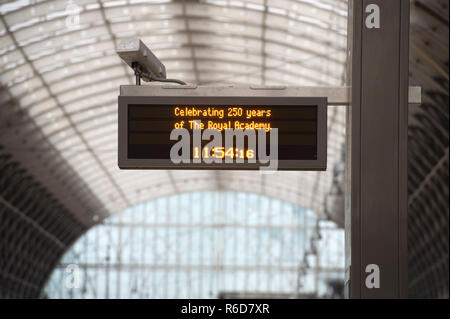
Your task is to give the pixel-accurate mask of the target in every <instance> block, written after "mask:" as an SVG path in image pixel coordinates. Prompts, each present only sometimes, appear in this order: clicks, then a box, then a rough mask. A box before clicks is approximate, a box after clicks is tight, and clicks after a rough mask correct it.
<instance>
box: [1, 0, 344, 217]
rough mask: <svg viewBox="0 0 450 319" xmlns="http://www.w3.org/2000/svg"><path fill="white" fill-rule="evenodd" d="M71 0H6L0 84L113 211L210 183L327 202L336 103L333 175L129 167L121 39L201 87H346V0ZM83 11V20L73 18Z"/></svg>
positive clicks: (338, 141)
mask: <svg viewBox="0 0 450 319" xmlns="http://www.w3.org/2000/svg"><path fill="white" fill-rule="evenodd" d="M73 3H74V5H75V7H67V4H66V3H65V2H62V1H36V2H35V1H10V2H7V3H4V4H1V5H0V14H1V18H0V43H1V46H0V83H1V84H2V85H3V86H5V87H7V88H8V90H9V92H10V93H11V95H12V96H13V97H14V98H16V99H17V100H18V101H19V103H20V106H21V107H22V108H23V109H25V110H26V111H27V112H28V115H29V116H30V117H31V118H32V119H33V121H34V122H35V124H36V125H37V126H38V127H39V128H40V129H41V131H42V133H43V134H44V135H45V136H46V137H47V138H48V139H49V141H50V142H51V143H52V144H53V146H54V147H55V148H56V149H57V150H59V151H62V152H61V156H63V158H64V159H65V160H66V161H67V162H69V163H70V164H71V165H72V166H73V167H74V169H75V171H76V172H77V173H78V174H79V175H80V176H81V178H82V179H84V180H85V181H86V182H87V184H88V185H89V187H90V188H91V189H92V192H93V193H94V194H96V195H97V197H99V199H100V200H101V201H102V202H103V204H104V205H105V207H106V208H107V209H108V211H109V212H110V213H111V214H114V213H117V212H120V211H121V210H122V209H124V208H126V207H128V206H131V205H134V204H136V203H138V202H140V201H145V200H147V199H152V198H157V197H160V196H164V195H170V194H173V193H181V192H188V191H193V190H211V189H231V190H239V191H248V192H258V193H262V194H264V195H268V196H271V197H279V198H281V199H284V200H287V201H289V202H292V203H294V204H301V205H302V206H303V207H305V208H307V209H313V210H315V211H316V212H317V213H321V212H322V211H323V202H324V200H325V195H326V192H328V190H329V187H330V186H331V182H332V168H333V166H334V164H335V163H337V162H338V161H340V160H341V155H340V154H341V148H342V144H343V142H344V133H345V125H344V123H345V108H339V107H338V108H337V110H336V112H335V113H336V114H334V113H332V110H331V109H330V116H329V125H330V127H329V137H328V141H329V145H328V167H329V170H328V171H327V172H323V173H317V172H288V173H284V172H283V173H277V174H273V175H268V176H262V175H260V174H259V173H257V172H220V171H217V172H186V171H172V172H167V171H144V172H142V171H138V172H137V171H120V170H119V169H118V167H117V153H116V152H117V124H116V121H117V114H116V105H117V104H116V103H117V96H118V94H119V86H120V85H122V84H132V83H133V80H134V79H133V73H132V71H131V70H130V69H129V68H128V67H127V66H126V65H125V64H123V63H122V62H121V61H120V59H119V58H118V57H117V56H116V54H115V47H116V44H117V41H119V40H120V39H121V38H123V37H128V36H139V37H140V38H141V39H142V40H143V41H144V42H145V43H146V44H147V45H148V46H149V47H150V48H151V49H152V50H153V51H154V52H155V54H156V55H157V56H159V57H160V59H161V60H162V61H163V62H164V63H165V65H166V67H167V74H168V76H169V77H175V78H180V79H182V80H185V81H188V82H197V83H199V84H208V85H210V84H221V83H222V84H223V83H240V84H266V85H295V86H317V85H320V86H340V85H342V84H343V78H344V68H345V65H344V63H345V59H346V26H347V22H346V19H347V18H346V12H347V8H346V6H347V1H344V0H343V1H337V0H333V1H331V0H316V1H314V0H304V1H294V0H282V1H279V0H277V1H274V0H269V1H263V0H251V1H204V0H203V1H202V0H199V1H186V2H185V3H184V4H183V2H182V1H165V0H161V1H159V0H153V1H141V0H121V1H100V2H98V1H95V0H83V1H81V0H76V1H74V2H73ZM265 4H267V7H266V6H265ZM74 13H79V18H80V19H79V24H75V25H71V24H70V23H69V24H68V18H70V17H73V15H74ZM69 22H70V21H69ZM24 134H25V133H24ZM137 194H139V195H137Z"/></svg>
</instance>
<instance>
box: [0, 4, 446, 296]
mask: <svg viewBox="0 0 450 319" xmlns="http://www.w3.org/2000/svg"><path fill="white" fill-rule="evenodd" d="M411 9H412V11H411V58H410V73H411V77H410V80H411V83H410V85H419V86H422V87H423V88H424V92H425V98H424V103H423V105H421V106H415V107H413V108H411V110H410V133H409V137H410V142H409V154H408V159H409V185H408V187H409V235H408V237H409V239H408V244H409V282H410V289H409V294H410V297H417V298H420V297H428V298H437V297H448V80H449V79H448V35H449V34H448V18H449V15H448V1H445V0H430V1H420V0H416V1H412V6H411ZM131 36H137V37H139V38H141V39H142V40H143V41H144V42H145V43H146V44H147V45H148V46H149V47H150V48H151V49H152V50H153V52H154V53H155V54H156V55H157V56H158V57H159V58H160V59H161V60H162V62H163V63H164V64H165V65H166V69H167V71H168V77H171V78H179V79H181V80H184V81H186V82H189V83H197V84H202V85H214V84H257V85H295V86H342V85H344V83H345V78H344V76H345V70H346V50H347V1H346V0H316V1H314V0H276V1H275V0H249V1H239V0H236V1H231V0H223V1H222V0H217V1H214V0H173V1H170V0H109V1H103V0H97V1H96V0H69V1H39V0H19V1H7V2H4V3H1V4H0V85H1V87H0V101H1V107H0V297H2V298H23V297H31V298H39V297H50V298H72V297H73V298H95V297H97V298H108V297H109V298H132V297H133V298H153V297H161V298H163V297H173V298H183V297H189V298H216V297H222V298H227V297H230V296H234V297H242V296H256V297H257V296H266V297H267V296H269V297H274V298H276V297H292V298H317V297H324V298H331V297H342V287H343V281H344V260H343V258H344V257H343V255H344V253H343V250H344V243H343V241H344V239H343V238H344V230H343V229H344V209H343V207H344V194H345V189H344V184H343V175H344V167H345V165H344V161H345V154H344V152H343V150H345V115H346V108H345V107H339V106H333V107H330V109H329V117H328V118H329V126H328V141H329V142H328V170H327V171H326V172H278V173H276V174H273V175H261V174H259V173H258V172H242V171H241V172H223V171H120V170H119V169H118V167H117V96H118V94H119V86H120V85H122V84H133V83H134V75H133V73H132V71H131V70H130V69H129V68H128V67H127V66H126V65H125V64H124V63H122V62H121V61H120V59H119V58H118V57H117V56H116V54H115V46H116V44H117V42H118V41H119V40H120V39H122V38H125V37H131ZM72 264H74V265H77V267H78V270H79V271H80V278H79V279H80V287H79V288H76V289H72V288H68V287H67V281H66V279H67V276H68V273H67V272H66V270H67V266H69V265H72Z"/></svg>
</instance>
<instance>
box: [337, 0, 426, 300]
mask: <svg viewBox="0 0 450 319" xmlns="http://www.w3.org/2000/svg"><path fill="white" fill-rule="evenodd" d="M409 5H410V4H409V0H399V1H392V0H370V1H369V0H363V1H361V0H351V1H350V2H349V44H350V45H349V55H350V57H349V60H350V62H351V63H349V66H350V69H349V70H348V72H349V74H348V77H347V78H348V79H349V80H350V83H347V84H348V85H350V86H351V87H352V91H351V100H352V103H351V104H350V106H349V109H348V110H349V112H348V123H347V125H348V127H347V154H348V155H347V163H346V164H347V170H346V171H347V173H346V174H347V176H346V201H345V202H346V296H347V297H350V298H406V297H407V293H408V283H407V273H408V264H407V234H406V232H407V140H408V135H407V133H408V99H409V98H410V100H409V102H412V104H419V103H420V102H421V101H420V100H421V98H420V95H421V92H420V90H419V89H417V88H413V89H410V90H409V92H408V75H409V72H408V71H409V70H408V66H409V15H410V12H409ZM377 10H378V11H377ZM377 17H379V18H380V24H379V26H375V27H374V26H373V25H371V24H370V21H371V20H372V19H375V20H376V19H377ZM377 268H378V270H379V273H377V270H376V269H377ZM373 269H375V270H373ZM378 279H379V285H377V284H376V283H377V281H378Z"/></svg>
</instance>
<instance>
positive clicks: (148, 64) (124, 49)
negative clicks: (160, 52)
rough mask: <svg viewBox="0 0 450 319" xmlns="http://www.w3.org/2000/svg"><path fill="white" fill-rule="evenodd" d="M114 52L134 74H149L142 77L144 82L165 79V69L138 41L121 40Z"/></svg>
mask: <svg viewBox="0 0 450 319" xmlns="http://www.w3.org/2000/svg"><path fill="white" fill-rule="evenodd" d="M116 52H117V54H118V55H119V56H120V58H121V59H122V60H123V61H124V62H125V63H126V64H128V65H129V66H130V68H132V69H133V70H134V71H135V73H136V72H139V73H144V74H149V75H150V77H142V79H144V80H145V81H150V80H151V78H158V79H165V78H166V67H165V66H164V64H162V63H161V61H159V59H158V58H157V57H156V56H155V55H154V54H153V53H152V51H150V49H149V48H148V47H147V46H146V45H145V44H144V43H143V42H142V41H141V40H140V39H138V38H132V39H123V40H121V41H120V43H119V45H118V46H117V49H116Z"/></svg>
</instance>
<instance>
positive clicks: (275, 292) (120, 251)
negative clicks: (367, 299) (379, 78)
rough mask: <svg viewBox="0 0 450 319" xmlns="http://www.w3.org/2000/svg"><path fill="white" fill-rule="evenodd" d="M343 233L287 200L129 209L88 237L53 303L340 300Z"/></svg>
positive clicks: (59, 280)
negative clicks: (239, 298) (235, 297)
mask: <svg viewBox="0 0 450 319" xmlns="http://www.w3.org/2000/svg"><path fill="white" fill-rule="evenodd" d="M343 277H344V230H343V229H339V228H338V227H337V226H336V225H335V224H334V223H332V222H330V221H326V220H319V219H318V218H317V214H315V213H314V212H312V211H310V210H306V209H303V208H301V207H299V206H297V205H293V204H290V203H287V202H284V201H280V200H276V199H270V198H267V197H264V196H260V195H255V194H248V193H238V192H195V193H192V192H191V193H188V194H181V195H174V196H169V197H165V198H159V199H156V200H153V201H150V202H147V203H143V204H139V205H137V206H134V207H131V208H128V209H127V210H126V211H125V212H124V213H123V214H120V215H118V216H115V217H113V218H110V219H108V220H105V222H104V223H103V224H102V225H98V226H96V227H94V228H93V229H91V230H90V231H89V232H88V233H87V234H85V235H84V236H83V237H82V238H81V239H80V240H79V241H78V242H77V243H76V244H75V245H74V246H73V247H72V248H71V249H70V251H69V252H67V253H66V254H65V256H64V257H63V259H62V262H61V264H60V265H59V266H58V267H57V268H56V270H55V271H54V272H53V275H52V277H51V279H50V281H49V282H48V284H47V287H46V294H47V296H48V297H50V298H217V297H220V296H223V295H229V294H232V293H237V294H239V295H240V296H248V295H255V294H256V295H261V296H263V295H265V296H269V295H272V296H278V297H282V296H285V297H291V298H295V297H313V296H314V297H333V293H334V292H333V288H332V287H333V285H334V284H336V283H339V282H340V283H341V285H343V279H344V278H343Z"/></svg>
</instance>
